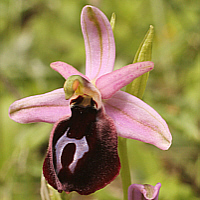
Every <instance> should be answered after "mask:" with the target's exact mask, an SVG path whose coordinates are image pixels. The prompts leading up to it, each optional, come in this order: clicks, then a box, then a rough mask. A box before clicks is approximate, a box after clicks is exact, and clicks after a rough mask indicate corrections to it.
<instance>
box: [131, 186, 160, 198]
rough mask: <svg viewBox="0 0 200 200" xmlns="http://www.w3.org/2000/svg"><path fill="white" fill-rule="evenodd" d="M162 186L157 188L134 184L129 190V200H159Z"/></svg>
mask: <svg viewBox="0 0 200 200" xmlns="http://www.w3.org/2000/svg"><path fill="white" fill-rule="evenodd" d="M160 187H161V184H160V183H157V184H156V186H155V187H154V186H152V185H148V184H145V185H140V184H132V185H130V186H129V188H128V200H158V195H159V190H160Z"/></svg>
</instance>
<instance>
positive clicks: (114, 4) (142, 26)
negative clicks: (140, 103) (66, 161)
mask: <svg viewBox="0 0 200 200" xmlns="http://www.w3.org/2000/svg"><path fill="white" fill-rule="evenodd" d="M86 4H92V5H95V6H97V7H99V8H100V9H101V10H102V11H103V12H104V13H105V14H106V15H107V17H108V18H110V17H111V14H112V12H115V14H116V16H117V20H116V25H115V32H114V34H115V41H116V47H117V57H116V68H120V67H122V66H124V65H126V64H129V63H131V62H132V61H133V58H134V54H135V53H136V50H137V48H138V46H139V44H140V42H141V41H142V39H143V37H144V35H145V33H146V31H147V30H148V28H149V25H150V24H152V25H154V27H155V40H154V45H153V61H154V63H155V69H154V70H153V71H152V72H151V73H150V77H149V80H148V84H147V88H146V92H145V95H144V101H145V102H147V103H148V104H150V105H151V106H152V107H153V108H155V109H156V110H157V111H158V112H159V113H160V114H161V115H162V116H163V118H164V119H166V121H167V123H168V124H169V128H170V130H171V133H172V135H173V144H172V147H171V148H170V149H169V150H168V151H161V150H159V149H157V148H156V147H154V146H151V145H148V144H144V143H141V142H139V141H133V140H128V150H129V158H130V165H131V171H132V183H141V184H144V183H148V184H151V185H155V184H156V183H157V182H161V183H162V187H161V191H160V198H159V199H161V200H167V199H176V200H182V199H193V200H197V199H200V153H199V152H200V132H199V127H200V115H199V110H200V106H199V102H200V65H199V62H200V51H199V48H200V24H199V19H200V4H199V1H198V0H192V1H191V0H189V1H188V0H141V1H137V0H124V1H120V0H114V1H105V0H104V1H103V0H79V1H74V0H68V1H67V0H29V1H26V0H7V1H5V0H0V21H1V23H0V119H1V120H0V196H1V199H3V200H21V199H29V200H36V199H40V176H41V168H42V163H43V159H44V156H45V152H46V148H47V143H48V136H49V133H50V130H51V127H52V125H49V124H44V123H41V124H40V123H38V124H27V125H21V124H17V123H15V122H13V121H12V120H11V119H9V117H8V108H9V105H10V104H11V103H12V102H14V101H15V100H17V99H19V98H23V97H26V96H30V95H34V94H41V93H45V92H48V91H51V90H53V89H56V88H59V87H62V85H63V83H64V79H63V78H62V77H61V76H60V75H59V74H58V73H56V72H54V71H53V70H52V69H51V68H50V67H49V64H50V63H51V62H54V61H58V60H60V61H64V62H67V63H69V64H71V65H73V66H75V67H76V68H77V69H78V70H80V71H82V72H84V63H85V51H84V43H83V37H82V34H81V30H80V19H79V18H80V13H81V9H82V7H83V6H84V5H86ZM121 198H122V189H121V182H120V178H119V177H118V178H117V179H116V180H115V181H114V182H113V183H111V184H110V185H109V186H107V187H106V188H104V189H102V190H100V191H98V192H96V193H95V194H94V195H90V196H87V197H80V196H78V195H77V194H75V193H74V194H73V195H72V199H100V200H106V199H111V200H112V199H113V200H119V199H121Z"/></svg>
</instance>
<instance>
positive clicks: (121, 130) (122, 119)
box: [104, 91, 172, 150]
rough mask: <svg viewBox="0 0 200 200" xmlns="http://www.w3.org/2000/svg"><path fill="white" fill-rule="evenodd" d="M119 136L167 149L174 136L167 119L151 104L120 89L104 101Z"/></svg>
mask: <svg viewBox="0 0 200 200" xmlns="http://www.w3.org/2000/svg"><path fill="white" fill-rule="evenodd" d="M104 106H105V109H106V113H107V114H108V115H109V116H111V117H112V118H113V119H114V121H115V125H116V128H117V131H118V134H119V136H121V137H125V138H130V139H135V140H140V141H142V142H146V143H150V144H153V145H155V146H157V147H158V148H160V149H163V150H167V149H168V148H169V147H170V145H171V140H172V136H171V133H170V131H169V129H168V126H167V124H166V122H165V120H164V119H163V118H162V117H161V116H160V115H159V114H158V113H157V112H156V111H155V110H154V109H153V108H151V107H150V106H149V105H147V104H146V103H144V102H143V101H142V100H140V99H138V98H136V97H135V96H132V95H130V94H128V93H126V92H123V91H118V92H117V93H116V94H114V95H113V96H112V98H110V99H108V100H105V101H104Z"/></svg>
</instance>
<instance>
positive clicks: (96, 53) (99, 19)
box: [81, 6, 115, 80]
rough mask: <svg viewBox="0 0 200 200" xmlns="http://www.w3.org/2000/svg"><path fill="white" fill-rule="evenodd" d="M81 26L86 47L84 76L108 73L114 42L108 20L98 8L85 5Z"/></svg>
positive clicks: (113, 52) (92, 77)
mask: <svg viewBox="0 0 200 200" xmlns="http://www.w3.org/2000/svg"><path fill="white" fill-rule="evenodd" d="M81 27H82V32H83V37H84V41H85V49H86V76H87V77H89V78H90V80H95V79H97V78H98V77H100V76H102V75H104V74H106V73H109V72H111V71H112V70H113V67H114V62H115V42H114V36H113V32H112V28H111V25H110V22H109V21H108V19H107V17H106V16H105V15H104V13H103V12H101V11H100V10H99V9H98V8H96V7H93V6H85V7H84V8H83V10H82V14H81Z"/></svg>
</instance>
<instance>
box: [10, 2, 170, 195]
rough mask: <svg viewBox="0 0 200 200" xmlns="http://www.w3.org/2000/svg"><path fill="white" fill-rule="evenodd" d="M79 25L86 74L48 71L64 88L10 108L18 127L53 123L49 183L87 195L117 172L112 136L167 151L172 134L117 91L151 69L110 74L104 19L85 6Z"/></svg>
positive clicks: (66, 68)
mask: <svg viewBox="0 0 200 200" xmlns="http://www.w3.org/2000/svg"><path fill="white" fill-rule="evenodd" d="M81 27H82V32H83V36H84V41H85V48H86V74H85V75H83V74H81V73H80V72H79V71H77V70H76V69H75V68H73V67H72V66H71V65H69V64H66V63H64V62H60V61H59V62H54V63H52V64H51V67H52V68H53V69H54V70H55V71H57V72H59V73H60V74H61V75H62V76H63V77H64V78H65V79H66V82H65V84H64V88H61V89H56V90H54V91H51V92H48V93H45V94H42V95H36V96H31V97H27V98H24V99H21V100H18V101H15V102H14V103H13V104H12V105H11V106H10V110H9V114H10V117H11V119H13V120H14V121H16V122H19V123H32V122H47V123H54V126H53V129H52V131H51V135H50V139H49V147H48V151H47V155H46V158H45V161H44V165H43V173H44V176H45V178H46V180H47V181H48V183H49V184H50V185H51V186H53V187H54V188H55V189H57V190H58V191H59V192H62V191H63V190H64V191H65V192H67V193H68V192H71V191H77V192H78V193H79V194H84V195H86V194H90V193H93V192H95V191H96V190H98V189H100V188H103V187H104V186H106V185H107V184H108V183H110V182H111V181H112V180H113V179H114V178H115V177H116V176H117V175H118V173H119V170H120V161H119V157H118V152H117V136H121V137H125V138H130V139H135V140H140V141H143V142H146V143H150V144H153V145H155V146H157V147H158V148H160V149H163V150H166V149H168V148H169V146H170V145H171V134H170V132H169V129H168V126H167V124H166V122H165V121H164V119H162V117H161V116H160V115H159V114H158V113H157V112H156V111H155V110H154V109H153V108H151V107H150V106H149V105H147V104H146V103H144V102H143V101H142V100H140V99H138V98H136V97H134V96H132V95H130V94H128V93H126V92H123V91H120V89H121V88H122V87H124V86H126V85H127V84H129V83H130V82H132V81H133V80H134V79H135V78H137V77H139V76H141V75H142V74H144V73H146V72H148V71H150V70H152V69H153V66H154V65H153V63H152V62H150V61H146V62H140V63H135V64H129V65H127V66H125V67H123V68H121V69H118V70H116V71H113V67H114V62H115V42H114V37H113V32H112V28H111V26H110V23H109V21H108V19H107V18H106V16H105V15H104V14H103V13H102V12H101V11H100V10H99V9H97V8H96V7H93V6H85V7H84V8H83V10H82V14H81Z"/></svg>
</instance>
